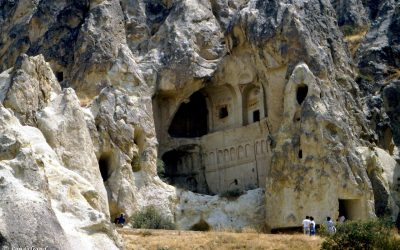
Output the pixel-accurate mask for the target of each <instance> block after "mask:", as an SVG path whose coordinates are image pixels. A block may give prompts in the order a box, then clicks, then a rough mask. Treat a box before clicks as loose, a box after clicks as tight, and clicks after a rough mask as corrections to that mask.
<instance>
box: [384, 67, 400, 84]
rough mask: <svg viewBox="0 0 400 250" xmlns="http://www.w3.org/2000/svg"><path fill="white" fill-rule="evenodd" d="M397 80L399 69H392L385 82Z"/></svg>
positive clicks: (399, 75)
mask: <svg viewBox="0 0 400 250" xmlns="http://www.w3.org/2000/svg"><path fill="white" fill-rule="evenodd" d="M397 79H400V69H395V68H392V69H391V74H390V75H389V77H387V78H386V81H387V82H389V81H393V80H397Z"/></svg>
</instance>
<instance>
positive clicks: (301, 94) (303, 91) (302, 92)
mask: <svg viewBox="0 0 400 250" xmlns="http://www.w3.org/2000/svg"><path fill="white" fill-rule="evenodd" d="M307 94H308V86H307V85H305V84H302V85H300V86H298V87H297V93H296V98H297V103H298V104H299V105H301V104H302V103H303V102H304V100H305V99H306V97H307Z"/></svg>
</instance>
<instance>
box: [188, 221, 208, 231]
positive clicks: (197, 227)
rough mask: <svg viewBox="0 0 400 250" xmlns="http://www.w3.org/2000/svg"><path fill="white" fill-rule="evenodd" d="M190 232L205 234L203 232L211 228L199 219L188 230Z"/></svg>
mask: <svg viewBox="0 0 400 250" xmlns="http://www.w3.org/2000/svg"><path fill="white" fill-rule="evenodd" d="M190 230H193V231H203V232H205V231H210V230H211V227H210V225H208V223H207V222H206V221H205V220H203V219H201V220H200V221H199V222H197V223H196V224H194V225H193V226H192V227H191V228H190Z"/></svg>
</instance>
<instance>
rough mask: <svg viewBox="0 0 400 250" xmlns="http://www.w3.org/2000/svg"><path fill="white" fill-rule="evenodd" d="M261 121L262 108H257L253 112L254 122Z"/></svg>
mask: <svg viewBox="0 0 400 250" xmlns="http://www.w3.org/2000/svg"><path fill="white" fill-rule="evenodd" d="M258 121H260V110H256V111H254V112H253V122H258Z"/></svg>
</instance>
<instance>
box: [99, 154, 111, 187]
mask: <svg viewBox="0 0 400 250" xmlns="http://www.w3.org/2000/svg"><path fill="white" fill-rule="evenodd" d="M99 168H100V174H101V178H103V181H104V182H106V181H107V180H108V178H110V176H111V172H112V171H111V158H110V156H109V155H102V156H101V157H100V159H99Z"/></svg>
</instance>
